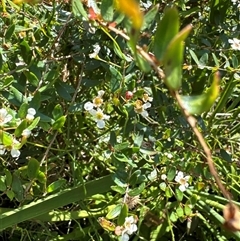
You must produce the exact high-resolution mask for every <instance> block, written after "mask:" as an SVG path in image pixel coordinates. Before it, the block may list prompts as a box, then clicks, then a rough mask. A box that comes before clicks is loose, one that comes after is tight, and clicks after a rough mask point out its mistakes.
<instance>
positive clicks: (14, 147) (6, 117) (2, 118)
mask: <svg viewBox="0 0 240 241" xmlns="http://www.w3.org/2000/svg"><path fill="white" fill-rule="evenodd" d="M35 114H36V111H35V109H33V108H29V109H28V110H27V115H26V119H27V120H28V121H29V122H31V121H32V120H33V119H34V116H35ZM12 119H13V116H12V115H11V114H10V113H9V112H8V110H7V109H4V108H2V109H0V126H1V128H2V129H3V130H4V127H5V125H6V124H9V123H10V121H11V120H12ZM15 121H16V122H17V123H19V124H21V120H15ZM3 133H5V134H6V135H8V133H6V132H5V131H4V132H3ZM3 135H4V134H3ZM30 135H31V130H29V129H27V128H26V129H24V130H23V131H22V139H21V142H19V141H18V140H17V139H16V138H15V136H14V135H11V136H12V138H11V142H12V143H11V144H10V145H7V146H5V145H4V144H3V143H0V155H3V154H4V153H5V151H6V150H10V154H11V156H12V157H13V158H18V157H19V156H20V154H21V152H20V151H19V149H20V148H21V146H22V145H23V144H24V141H25V140H26V138H28V137H29V136H30Z"/></svg>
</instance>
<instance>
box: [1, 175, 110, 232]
mask: <svg viewBox="0 0 240 241" xmlns="http://www.w3.org/2000/svg"><path fill="white" fill-rule="evenodd" d="M112 185H113V180H112V177H111V176H110V175H109V176H104V177H102V178H99V179H95V180H93V181H90V182H87V183H84V184H82V185H78V186H76V187H73V188H69V189H66V190H64V191H62V192H58V193H56V194H52V195H50V196H48V197H43V198H41V199H39V200H37V201H33V202H30V203H29V204H26V205H22V206H21V207H19V208H16V209H14V211H12V210H11V211H7V212H5V213H3V214H0V220H1V225H0V231H2V230H4V229H6V228H8V227H12V226H15V225H16V224H19V223H21V222H23V221H27V220H31V219H35V218H36V217H38V216H40V215H44V214H46V213H47V212H49V211H51V210H53V209H57V208H60V207H63V206H65V205H68V204H70V203H74V202H78V201H79V200H87V199H88V198H90V197H91V196H92V195H94V194H100V193H106V192H108V191H110V186H112ZM21 188H22V185H21V183H20V185H18V186H17V187H16V191H19V190H20V189H21Z"/></svg>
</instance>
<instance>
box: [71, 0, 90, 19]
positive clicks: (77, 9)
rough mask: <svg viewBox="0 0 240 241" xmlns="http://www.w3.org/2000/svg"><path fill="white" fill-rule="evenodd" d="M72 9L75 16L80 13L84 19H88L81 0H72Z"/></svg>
mask: <svg viewBox="0 0 240 241" xmlns="http://www.w3.org/2000/svg"><path fill="white" fill-rule="evenodd" d="M72 11H73V14H74V15H76V16H80V15H82V16H83V17H84V18H85V20H87V19H88V14H87V12H86V11H85V10H84V8H83V5H82V1H79V0H72Z"/></svg>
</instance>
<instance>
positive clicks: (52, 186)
mask: <svg viewBox="0 0 240 241" xmlns="http://www.w3.org/2000/svg"><path fill="white" fill-rule="evenodd" d="M66 182H67V181H66V180H65V179H60V180H57V181H55V182H52V183H51V184H50V185H49V186H48V187H47V192H48V193H50V192H55V191H57V190H59V189H60V188H61V187H63V186H64V184H65V183H66Z"/></svg>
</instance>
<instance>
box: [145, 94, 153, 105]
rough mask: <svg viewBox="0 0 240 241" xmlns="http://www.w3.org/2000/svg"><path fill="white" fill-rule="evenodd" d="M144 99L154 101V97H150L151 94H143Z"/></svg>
mask: <svg viewBox="0 0 240 241" xmlns="http://www.w3.org/2000/svg"><path fill="white" fill-rule="evenodd" d="M142 100H143V102H145V103H146V102H148V101H149V102H152V101H153V97H150V96H148V94H146V93H145V94H143V97H142Z"/></svg>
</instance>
